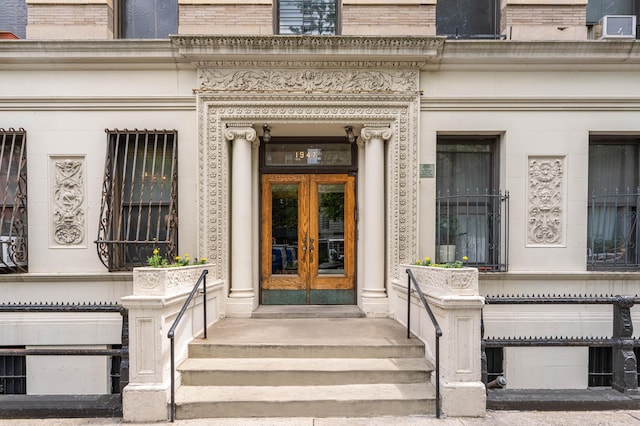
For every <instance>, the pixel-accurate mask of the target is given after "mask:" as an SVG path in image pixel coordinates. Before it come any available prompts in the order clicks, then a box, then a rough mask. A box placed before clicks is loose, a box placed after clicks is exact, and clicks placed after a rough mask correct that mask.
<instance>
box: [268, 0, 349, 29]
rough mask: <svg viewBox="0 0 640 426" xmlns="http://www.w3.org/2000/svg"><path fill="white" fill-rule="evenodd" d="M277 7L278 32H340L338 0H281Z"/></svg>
mask: <svg viewBox="0 0 640 426" xmlns="http://www.w3.org/2000/svg"><path fill="white" fill-rule="evenodd" d="M276 8H277V24H276V32H277V33H278V34H306V35H333V34H338V33H337V11H338V1H337V0H280V1H278V2H277V6H276Z"/></svg>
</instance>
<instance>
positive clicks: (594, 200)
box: [587, 188, 640, 270]
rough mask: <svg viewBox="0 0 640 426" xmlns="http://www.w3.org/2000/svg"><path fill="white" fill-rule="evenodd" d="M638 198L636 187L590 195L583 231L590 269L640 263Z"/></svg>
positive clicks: (629, 266)
mask: <svg viewBox="0 0 640 426" xmlns="http://www.w3.org/2000/svg"><path fill="white" fill-rule="evenodd" d="M639 200H640V188H639V189H636V190H632V189H629V188H627V189H626V190H624V191H620V190H617V189H616V190H614V191H604V192H603V193H602V194H592V195H591V197H590V198H589V208H588V231H587V267H588V268H589V269H590V270H636V269H638V267H640V261H639V256H638V254H639V253H638V243H639V242H640V233H639V230H638V205H640V202H639Z"/></svg>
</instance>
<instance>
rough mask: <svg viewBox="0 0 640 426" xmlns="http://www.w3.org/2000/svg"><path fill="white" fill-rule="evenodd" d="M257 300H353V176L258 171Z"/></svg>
mask: <svg viewBox="0 0 640 426" xmlns="http://www.w3.org/2000/svg"><path fill="white" fill-rule="evenodd" d="M261 184H262V213H261V228H262V229H261V283H260V286H261V302H262V303H263V304H275V305H283V304H298V305H299V304H312V305H322V304H329V305H341V304H354V303H355V177H354V176H352V175H349V174H263V175H262V182H261Z"/></svg>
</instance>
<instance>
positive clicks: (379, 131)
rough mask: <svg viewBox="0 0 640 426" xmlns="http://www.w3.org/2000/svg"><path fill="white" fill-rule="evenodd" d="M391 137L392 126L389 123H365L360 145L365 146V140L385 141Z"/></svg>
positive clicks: (359, 140)
mask: <svg viewBox="0 0 640 426" xmlns="http://www.w3.org/2000/svg"><path fill="white" fill-rule="evenodd" d="M390 137H391V127H390V126H389V125H388V124H365V125H364V127H363V128H362V130H360V137H359V138H358V145H360V146H363V145H364V144H365V142H368V141H371V140H382V141H383V142H384V141H386V140H388V139H389V138H390Z"/></svg>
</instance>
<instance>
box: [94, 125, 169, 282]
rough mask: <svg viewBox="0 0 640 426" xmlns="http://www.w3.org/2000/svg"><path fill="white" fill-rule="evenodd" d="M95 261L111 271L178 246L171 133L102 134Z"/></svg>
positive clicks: (120, 132)
mask: <svg viewBox="0 0 640 426" xmlns="http://www.w3.org/2000/svg"><path fill="white" fill-rule="evenodd" d="M107 135H108V140H107V158H106V165H105V172H104V183H103V190H102V208H101V212H100V225H99V229H98V239H97V240H96V243H97V245H98V255H99V256H100V260H101V261H102V263H103V264H104V265H105V266H106V267H107V268H108V269H109V270H110V271H119V270H128V269H132V268H133V267H135V266H141V265H144V264H146V261H147V258H148V257H150V256H151V255H152V253H153V250H155V249H158V250H159V251H160V253H159V254H160V255H161V256H165V257H167V258H169V259H172V258H173V257H174V256H175V253H176V242H177V217H178V216H177V215H178V213H177V177H178V169H177V147H176V145H177V139H178V135H177V132H176V131H175V130H162V131H158V130H152V131H149V130H133V131H129V130H122V131H121V130H107Z"/></svg>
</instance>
